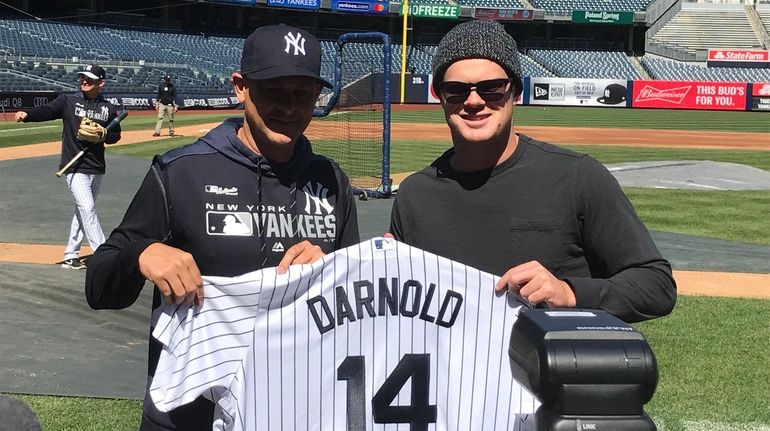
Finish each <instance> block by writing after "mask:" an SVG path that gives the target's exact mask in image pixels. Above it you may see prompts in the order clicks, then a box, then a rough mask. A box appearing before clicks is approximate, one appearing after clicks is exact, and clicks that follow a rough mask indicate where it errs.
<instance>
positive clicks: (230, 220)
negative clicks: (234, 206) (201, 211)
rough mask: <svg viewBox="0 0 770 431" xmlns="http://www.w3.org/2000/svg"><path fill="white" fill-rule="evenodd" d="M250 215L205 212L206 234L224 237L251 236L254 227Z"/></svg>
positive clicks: (245, 213)
mask: <svg viewBox="0 0 770 431" xmlns="http://www.w3.org/2000/svg"><path fill="white" fill-rule="evenodd" d="M252 220H253V219H252V217H251V213H248V212H227V211H208V212H206V227H207V229H206V233H208V234H209V235H224V236H251V235H252V234H253V233H254V225H253V222H252Z"/></svg>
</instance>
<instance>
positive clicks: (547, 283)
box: [495, 260, 577, 308]
mask: <svg viewBox="0 0 770 431" xmlns="http://www.w3.org/2000/svg"><path fill="white" fill-rule="evenodd" d="M504 289H508V290H510V291H511V292H512V293H514V294H518V295H520V296H521V297H522V298H524V299H526V300H527V301H529V303H531V304H533V305H535V304H539V303H541V302H545V303H546V304H547V305H548V306H549V307H555V308H574V307H575V306H576V305H577V299H576V298H575V292H573V291H572V288H571V287H570V285H569V284H567V282H566V281H564V280H559V279H558V278H556V276H554V275H553V274H552V273H551V271H549V270H547V269H546V268H545V267H544V266H543V265H542V264H540V262H538V261H536V260H532V261H529V262H526V263H522V264H521V265H517V266H514V267H513V268H511V269H509V270H508V271H506V273H505V274H503V276H502V277H501V278H500V280H498V281H497V284H496V285H495V290H496V291H498V292H499V291H502V290H504Z"/></svg>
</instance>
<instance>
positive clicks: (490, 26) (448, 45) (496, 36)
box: [433, 20, 524, 94]
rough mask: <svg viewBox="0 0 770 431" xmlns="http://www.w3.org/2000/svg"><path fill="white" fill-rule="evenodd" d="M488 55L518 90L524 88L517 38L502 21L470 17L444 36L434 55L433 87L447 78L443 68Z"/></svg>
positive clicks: (518, 91)
mask: <svg viewBox="0 0 770 431" xmlns="http://www.w3.org/2000/svg"><path fill="white" fill-rule="evenodd" d="M470 58H485V59H487V60H492V61H494V62H495V63H497V64H499V65H500V66H501V67H502V68H503V69H505V72H506V73H507V74H508V77H509V78H511V80H513V85H514V87H515V88H516V94H520V93H521V91H522V89H523V88H524V83H523V82H522V80H521V67H520V66H519V53H518V51H517V47H516V41H515V40H514V39H513V37H511V35H510V34H508V32H506V31H505V28H504V27H503V26H502V24H500V23H498V22H497V21H490V20H471V21H467V22H464V23H462V24H459V25H457V26H455V27H454V28H453V29H452V30H450V31H449V33H447V34H445V35H444V37H443V38H441V42H439V44H438V48H437V49H436V55H434V56H433V87H434V89H437V88H436V85H437V84H440V83H441V82H443V81H444V72H445V71H446V69H447V68H448V67H449V65H450V64H452V63H454V62H455V61H458V60H466V59H470Z"/></svg>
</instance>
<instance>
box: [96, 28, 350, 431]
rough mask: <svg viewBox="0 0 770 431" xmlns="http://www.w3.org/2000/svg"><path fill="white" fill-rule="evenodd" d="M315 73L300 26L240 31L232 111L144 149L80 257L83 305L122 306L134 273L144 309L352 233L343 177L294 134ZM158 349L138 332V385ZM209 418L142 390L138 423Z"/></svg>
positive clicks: (308, 108) (308, 39)
mask: <svg viewBox="0 0 770 431" xmlns="http://www.w3.org/2000/svg"><path fill="white" fill-rule="evenodd" d="M320 71H321V45H320V43H319V42H318V40H316V38H315V37H313V36H312V35H311V34H309V33H308V32H306V31H304V30H300V29H297V28H294V27H290V26H288V25H269V26H264V27H260V28H258V29H257V30H255V31H254V32H253V33H252V34H251V35H250V36H249V37H248V38H247V39H246V40H245V42H244V45H243V51H242V54H241V67H240V71H239V72H235V73H233V74H232V81H233V87H234V89H235V94H236V96H237V97H238V100H239V101H240V102H242V103H243V106H244V110H245V112H244V118H231V119H228V120H226V121H224V122H223V123H222V124H221V125H219V126H217V127H216V128H214V129H213V130H211V131H210V132H209V133H208V134H206V135H205V136H204V137H202V138H200V139H199V140H198V141H196V142H195V143H193V144H191V145H188V146H185V147H182V148H178V149H174V150H171V151H169V152H168V153H166V154H164V155H162V156H156V157H155V159H154V160H153V162H152V165H151V167H150V170H149V172H148V173H147V175H146V177H145V179H144V181H143V183H142V185H141V186H140V188H139V190H138V191H137V193H136V196H135V197H134V199H133V201H132V202H131V204H130V205H129V207H128V210H127V211H126V214H125V217H124V218H123V221H122V222H121V224H120V225H119V226H118V227H117V228H116V229H115V230H114V231H113V232H112V234H111V235H110V237H109V238H108V239H107V241H106V242H105V243H104V245H102V247H100V248H99V250H98V251H97V252H96V253H95V254H94V256H93V257H92V258H91V259H90V260H89V262H88V271H87V273H86V298H87V300H88V303H89V305H90V306H91V307H92V308H94V309H104V308H109V309H121V308H126V307H128V306H130V305H131V304H132V303H134V301H135V300H136V299H137V297H138V296H139V293H140V291H141V289H142V287H143V286H144V284H145V281H146V280H149V281H150V282H152V283H153V284H154V286H155V288H154V296H153V309H156V308H157V307H159V306H160V304H161V301H166V302H171V303H173V302H176V303H183V302H194V303H195V304H200V303H201V302H202V298H203V289H204V287H203V281H202V277H201V274H203V275H211V276H226V277H233V276H237V275H240V274H244V273H247V272H250V271H255V270H259V269H262V268H267V267H275V266H277V267H278V271H279V272H286V271H287V269H288V266H289V265H290V264H300V263H311V262H313V261H316V260H317V259H320V258H321V257H322V256H324V254H326V253H330V252H333V251H335V250H338V249H341V248H344V247H347V246H351V245H354V244H357V243H358V242H359V234H358V223H357V218H356V217H357V216H356V208H355V201H354V199H353V194H352V190H351V187H350V181H349V180H348V178H347V176H346V175H345V174H344V173H343V172H342V171H341V170H340V168H339V166H337V164H336V163H334V162H332V161H331V160H329V159H327V158H325V157H323V156H319V155H316V154H314V153H313V151H312V148H311V144H310V141H309V140H308V139H307V138H306V137H305V136H304V134H303V133H304V131H305V129H306V128H307V126H308V125H309V123H310V120H311V118H312V116H313V111H314V109H315V104H316V100H317V99H318V96H319V95H320V93H321V88H322V87H324V86H325V87H331V84H329V82H328V81H326V80H325V79H323V78H322V77H321V75H320ZM150 332H152V329H151V331H150ZM160 351H161V344H160V343H159V342H158V341H157V340H155V339H150V352H149V361H148V362H149V370H148V371H149V376H148V388H149V383H150V382H151V381H152V378H153V376H154V375H155V371H156V366H157V364H158V357H159V355H160ZM250 414H261V412H260V411H258V410H256V411H254V412H251V413H250ZM213 422H214V405H213V403H212V402H211V401H209V400H208V399H206V398H204V397H198V398H197V399H196V400H195V401H193V402H191V403H190V404H187V405H184V406H182V407H178V408H176V409H175V410H172V411H170V412H168V413H166V412H161V411H159V410H158V409H157V408H155V406H154V404H153V402H152V399H151V398H150V396H149V392H148V393H147V394H146V395H145V401H144V411H143V415H142V425H141V429H142V430H144V431H147V430H211V429H212V424H213Z"/></svg>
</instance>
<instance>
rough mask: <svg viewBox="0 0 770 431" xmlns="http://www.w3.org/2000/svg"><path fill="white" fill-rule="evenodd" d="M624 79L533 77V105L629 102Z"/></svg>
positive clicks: (616, 105)
mask: <svg viewBox="0 0 770 431" xmlns="http://www.w3.org/2000/svg"><path fill="white" fill-rule="evenodd" d="M626 86H627V81H626V80H625V79H622V80H621V79H578V78H531V79H530V83H529V104H530V105H560V106H607V107H613V108H625V107H626V106H628V94H627V93H628V90H627V88H626Z"/></svg>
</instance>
